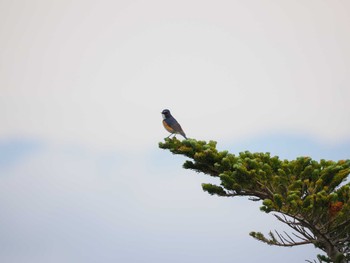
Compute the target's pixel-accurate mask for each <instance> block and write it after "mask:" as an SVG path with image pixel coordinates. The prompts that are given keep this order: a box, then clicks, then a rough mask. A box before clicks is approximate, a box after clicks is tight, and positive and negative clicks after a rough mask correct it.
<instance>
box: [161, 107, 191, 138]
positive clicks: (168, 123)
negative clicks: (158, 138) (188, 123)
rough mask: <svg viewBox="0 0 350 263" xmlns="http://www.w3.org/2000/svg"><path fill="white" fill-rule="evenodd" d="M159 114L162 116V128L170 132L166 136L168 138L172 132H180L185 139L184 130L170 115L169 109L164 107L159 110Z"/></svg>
mask: <svg viewBox="0 0 350 263" xmlns="http://www.w3.org/2000/svg"><path fill="white" fill-rule="evenodd" d="M161 114H162V116H163V126H164V128H165V129H166V130H167V131H168V132H170V133H171V134H170V135H169V136H168V137H167V138H169V137H170V136H171V135H173V134H174V135H176V134H181V135H182V136H183V137H184V138H185V139H186V140H187V137H186V134H185V132H184V131H183V130H182V128H181V126H180V124H179V123H178V122H177V121H176V120H175V118H174V117H173V116H172V115H171V113H170V110H168V109H165V110H163V111H162V112H161Z"/></svg>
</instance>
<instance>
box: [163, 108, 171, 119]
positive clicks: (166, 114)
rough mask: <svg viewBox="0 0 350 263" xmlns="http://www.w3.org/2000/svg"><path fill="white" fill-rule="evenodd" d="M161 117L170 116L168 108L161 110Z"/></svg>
mask: <svg viewBox="0 0 350 263" xmlns="http://www.w3.org/2000/svg"><path fill="white" fill-rule="evenodd" d="M162 115H163V119H165V118H168V117H171V114H170V110H168V109H165V110H163V111H162Z"/></svg>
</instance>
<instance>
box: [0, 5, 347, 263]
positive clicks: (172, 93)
mask: <svg viewBox="0 0 350 263" xmlns="http://www.w3.org/2000/svg"><path fill="white" fill-rule="evenodd" d="M349 12H350V2H348V1H341V0H339V1H325V0H318V1H307V2H306V1H301V0H299V1H273V0H267V1H258V0H251V1H238V0H233V1H223V0H218V1H197V0H187V1H182V0H179V1H156V0H150V1H131V0H129V1H122V0H117V1H108V0H100V1H92V0H90V1H89V0H87V1H82V0H76V1H74V0H71V1H66V0H61V1H55V0H52V1H43V0H32V1H26V0H15V1H6V0H5V1H1V2H0V123H1V127H0V209H1V211H2V212H1V216H0V244H1V248H2V249H1V251H0V261H1V262H10V263H11V262H14V263H18V262H19V263H21V262H29V263H30V262H39V263H40V262H203V263H209V262H222V263H225V262H248V263H253V262H282V261H283V262H287V263H289V262H290V263H292V262H293V263H294V262H305V260H306V259H309V260H311V259H315V255H316V254H317V253H320V251H318V250H316V249H315V248H313V247H312V246H303V247H295V248H278V247H277V248H276V247H271V246H267V245H265V244H263V243H260V242H258V241H256V240H254V239H252V238H251V237H249V235H248V234H249V232H250V231H261V232H263V233H268V231H270V230H273V229H279V230H280V231H283V230H286V228H285V226H283V225H281V224H279V223H278V222H277V221H276V220H275V219H274V217H273V215H270V214H264V213H262V212H260V211H259V207H260V205H261V203H258V202H251V201H249V200H247V199H245V198H234V199H226V198H219V197H213V196H209V195H208V194H207V193H204V192H203V191H202V189H201V183H203V182H216V181H215V180H213V179H212V178H208V176H205V175H203V174H196V173H195V172H192V171H188V170H184V169H182V164H183V162H184V161H185V160H186V159H185V158H184V157H182V156H174V155H171V154H170V153H169V152H167V151H164V150H160V149H159V148H158V142H160V141H162V140H163V138H164V137H166V136H167V135H168V134H167V132H166V131H165V130H164V128H163V127H162V124H161V114H160V112H161V111H162V110H163V109H164V108H168V109H170V110H171V112H172V113H173V115H174V116H175V118H176V119H177V120H178V121H179V122H180V124H181V125H182V127H183V129H184V130H185V132H186V134H187V136H188V137H190V138H195V139H197V140H215V141H217V142H218V148H219V150H229V151H230V152H232V153H238V152H240V151H245V150H249V151H259V152H271V154H272V155H278V156H280V157H281V158H282V159H284V158H286V159H294V158H296V157H298V156H305V155H307V156H311V157H312V158H314V159H316V160H319V159H322V158H324V159H331V160H340V159H349V156H350V135H349V134H350V122H349V120H350V107H349V97H350V88H349V87H350V77H349V76H350V48H349V47H350V28H349V26H348V25H350V16H349V15H348V14H349Z"/></svg>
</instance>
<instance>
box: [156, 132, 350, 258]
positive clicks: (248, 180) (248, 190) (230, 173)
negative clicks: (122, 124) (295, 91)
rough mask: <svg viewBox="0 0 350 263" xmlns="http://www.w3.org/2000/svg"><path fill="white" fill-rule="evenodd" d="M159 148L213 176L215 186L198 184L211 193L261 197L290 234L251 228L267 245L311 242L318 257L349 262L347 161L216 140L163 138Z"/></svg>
mask: <svg viewBox="0 0 350 263" xmlns="http://www.w3.org/2000/svg"><path fill="white" fill-rule="evenodd" d="M159 147H160V148H162V149H168V150H170V151H171V152H172V153H173V154H181V155H184V156H186V157H188V158H190V159H191V160H187V161H185V163H184V165H183V167H184V168H185V169H192V170H194V171H196V172H201V173H205V174H207V175H209V176H213V177H218V178H219V179H220V181H221V183H220V185H215V184H202V188H203V190H204V191H206V192H208V193H209V194H211V195H217V196H223V197H234V196H247V197H249V199H250V200H252V201H260V200H261V201H262V206H261V210H262V211H263V212H266V213H270V212H273V215H274V216H275V217H276V219H277V220H279V221H281V222H282V223H284V224H286V225H288V226H289V227H290V228H291V229H292V232H291V233H287V232H283V233H279V232H277V231H271V232H270V233H269V234H268V236H265V235H264V234H262V233H260V232H251V233H250V235H251V236H252V237H254V238H255V239H257V240H259V241H262V242H264V243H266V244H269V245H275V246H283V247H291V246H298V245H305V244H313V245H314V246H315V247H317V248H319V249H321V250H323V251H324V252H325V254H326V255H317V257H318V260H319V262H334V263H345V262H350V183H347V184H345V183H344V181H345V180H346V178H347V177H348V175H349V173H350V160H340V161H337V162H335V161H326V160H320V161H319V162H318V161H315V160H312V159H311V158H310V157H299V158H297V159H296V160H291V161H289V160H281V159H279V157H277V156H270V154H269V153H251V152H249V151H245V152H240V153H239V154H238V155H235V154H232V153H229V152H228V151H218V150H217V149H216V142H215V141H209V142H208V143H207V142H205V141H197V140H194V139H188V140H183V141H179V140H178V139H176V138H171V139H170V138H166V139H165V142H163V143H159ZM309 262H311V261H309Z"/></svg>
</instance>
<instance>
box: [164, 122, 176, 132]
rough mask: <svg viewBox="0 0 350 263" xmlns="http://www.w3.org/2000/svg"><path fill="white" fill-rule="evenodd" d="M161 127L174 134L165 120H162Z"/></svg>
mask: <svg viewBox="0 0 350 263" xmlns="http://www.w3.org/2000/svg"><path fill="white" fill-rule="evenodd" d="M163 126H164V128H165V129H166V130H167V131H168V132H170V133H174V130H173V129H172V128H171V127H170V126H169V125H168V124H167V123H166V122H165V120H163Z"/></svg>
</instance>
